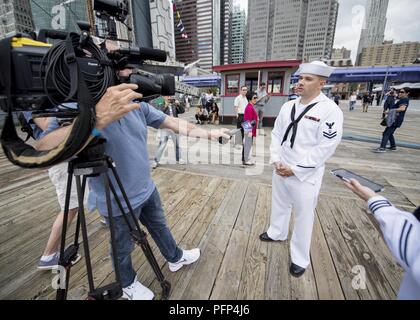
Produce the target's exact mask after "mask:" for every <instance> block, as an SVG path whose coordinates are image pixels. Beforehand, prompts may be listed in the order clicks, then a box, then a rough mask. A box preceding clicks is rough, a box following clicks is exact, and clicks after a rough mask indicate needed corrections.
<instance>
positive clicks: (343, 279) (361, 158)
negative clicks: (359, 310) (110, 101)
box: [0, 113, 420, 300]
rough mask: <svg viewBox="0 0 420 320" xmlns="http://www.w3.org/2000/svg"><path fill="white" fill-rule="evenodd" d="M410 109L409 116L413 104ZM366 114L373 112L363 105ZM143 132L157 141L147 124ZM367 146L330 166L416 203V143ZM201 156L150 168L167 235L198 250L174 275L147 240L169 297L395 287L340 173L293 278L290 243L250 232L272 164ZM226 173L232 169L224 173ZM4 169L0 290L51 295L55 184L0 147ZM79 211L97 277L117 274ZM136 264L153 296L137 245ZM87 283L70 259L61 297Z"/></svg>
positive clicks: (340, 154)
mask: <svg viewBox="0 0 420 320" xmlns="http://www.w3.org/2000/svg"><path fill="white" fill-rule="evenodd" d="M359 116H360V115H359ZM415 116H416V121H417V120H418V118H420V113H419V114H417V115H415ZM348 117H350V121H353V122H354V125H355V126H356V120H355V119H353V118H351V117H356V115H353V114H352V115H350V116H348ZM363 117H372V122H373V120H375V121H376V119H373V116H371V115H370V114H369V116H367V115H366V116H365V115H363ZM410 120H411V119H410ZM366 121H368V120H366ZM369 123H370V122H366V124H367V127H368V128H369V130H372V129H371V128H370V127H369ZM409 124H410V128H411V129H412V130H413V131H412V132H411V133H410V132H407V131H404V134H405V135H407V136H409V135H410V134H411V135H417V136H418V133H419V131H420V130H419V129H418V127H414V126H411V123H410V122H409ZM359 129H360V128H359ZM359 129H358V130H356V131H360V130H359ZM150 139H152V140H153V131H152V132H151V138H150ZM408 140H414V139H412V137H411V138H409V139H408ZM152 143H153V142H152ZM152 143H151V144H152ZM268 146H269V141H268V142H267V143H266V146H265V149H264V150H265V151H264V152H265V153H266V155H265V159H266V158H267V152H268ZM170 147H171V146H170ZM369 147H371V146H369ZM367 148H368V147H367V146H366V144H364V143H358V142H343V143H342V144H341V145H340V147H339V149H338V150H337V153H336V155H335V156H334V157H333V158H332V159H331V161H330V162H329V164H328V168H332V167H339V166H344V165H345V166H346V168H349V169H350V170H351V169H354V170H357V171H358V172H359V173H361V174H366V175H367V176H370V177H375V173H378V172H384V174H383V175H381V176H380V177H379V176H378V179H379V181H378V182H382V183H384V184H385V185H386V192H385V196H387V197H389V198H390V199H391V200H392V201H394V202H395V203H396V204H398V205H399V206H401V207H402V208H405V209H412V208H414V206H415V205H419V204H420V199H419V196H418V195H419V194H420V193H419V191H420V184H419V182H418V181H419V180H420V166H419V165H418V163H419V161H420V155H419V153H420V152H419V151H418V150H408V149H407V150H403V151H401V152H400V153H396V154H395V153H394V154H393V155H391V154H386V155H383V156H384V157H383V158H374V157H377V155H374V154H371V153H368V152H366V149H367ZM391 157H393V158H391ZM391 159H392V160H395V159H397V161H390V160H391ZM207 166H208V169H207V171H206V170H204V169H203V167H200V165H197V166H186V167H181V166H177V165H174V166H173V165H167V166H163V167H161V168H158V169H156V170H154V171H153V174H152V175H153V179H154V181H155V182H156V185H157V186H158V189H159V192H160V194H161V199H162V203H163V206H164V209H165V212H166V215H167V221H168V224H169V226H170V229H171V230H172V232H173V234H174V237H175V239H176V240H177V242H178V243H180V245H181V246H182V247H185V248H192V247H197V246H198V247H200V248H201V250H202V256H201V258H200V260H199V261H198V262H197V263H195V264H193V265H190V266H187V267H184V268H182V269H181V270H180V271H178V272H176V273H171V272H170V271H169V269H168V266H167V263H166V262H165V261H164V259H163V257H162V256H161V255H160V253H159V252H158V250H157V248H156V246H155V244H154V243H153V241H152V240H151V241H150V244H151V246H152V249H153V251H154V253H155V256H156V258H157V261H158V263H159V265H160V266H161V268H162V271H163V273H164V275H165V277H166V278H167V280H168V281H170V282H171V284H172V292H171V296H170V298H171V299H233V300H235V299H267V300H268V299H321V300H324V299H337V300H342V299H352V300H353V299H356V300H358V299H363V300H365V299H367V300H370V299H374V300H377V299H394V298H395V297H396V293H397V292H398V288H399V284H400V281H401V278H402V268H401V267H400V266H399V265H398V264H397V263H396V261H395V259H394V258H393V256H392V255H391V253H390V251H389V250H388V248H387V247H386V245H385V243H384V240H383V238H382V236H381V234H380V232H379V230H378V225H377V223H376V221H374V219H373V217H372V216H370V215H369V214H368V213H367V209H366V207H365V204H364V203H363V202H362V201H361V200H357V199H356V197H355V196H353V195H352V194H351V193H349V192H347V191H346V190H345V189H344V188H343V187H342V186H341V185H340V182H339V181H337V180H335V179H333V178H332V177H330V176H329V175H326V176H325V182H324V186H323V188H322V191H321V196H320V199H319V204H318V207H317V210H316V211H317V216H316V219H315V225H314V232H313V239H312V249H311V266H310V267H309V268H308V270H307V272H306V273H305V274H304V276H303V277H301V278H298V279H296V278H293V277H291V276H290V274H289V271H288V268H289V263H290V253H289V243H288V242H284V243H264V242H261V241H259V239H258V235H259V234H260V233H261V232H263V231H265V230H266V228H267V225H268V222H269V217H270V211H271V184H270V174H271V173H270V168H269V166H268V165H267V164H266V166H265V167H264V172H263V173H262V174H261V175H260V176H258V177H257V178H255V177H246V176H244V175H242V176H241V175H240V172H241V170H243V168H240V167H238V166H233V165H232V166H219V167H218V166H217V165H214V166H213V165H207ZM206 172H207V173H206ZM231 172H234V173H235V175H236V176H237V177H236V178H234V177H232V173H231ZM0 177H1V179H0V299H54V297H55V291H54V290H53V289H52V286H51V280H52V278H53V276H54V274H52V273H51V272H45V271H44V272H42V271H38V270H37V269H36V265H37V262H38V259H39V257H40V255H41V253H42V250H43V248H44V246H45V244H46V241H47V237H48V234H49V232H50V228H51V225H52V222H53V220H54V217H55V215H56V213H57V212H58V204H57V202H56V196H55V190H54V187H53V186H52V185H51V183H50V181H49V178H48V175H47V173H46V172H45V171H44V170H33V169H32V170H24V169H20V168H17V167H14V166H12V165H11V164H10V163H9V162H8V161H7V159H5V157H4V155H3V154H0ZM378 179H377V180H378ZM86 216H87V223H88V230H89V240H90V243H89V244H90V249H91V258H92V265H93V267H94V278H95V284H96V285H97V286H101V285H104V284H106V283H109V282H111V281H113V279H114V274H113V272H112V267H111V261H110V259H109V255H108V250H109V249H108V238H109V233H108V230H107V228H106V227H103V226H102V225H101V223H100V221H99V220H100V216H99V215H98V213H96V212H95V213H91V214H87V215H86ZM73 227H74V226H73ZM73 230H74V229H73V228H72V229H71V232H70V233H69V237H68V239H71V238H72V234H73ZM81 250H82V249H81ZM82 251H83V250H82ZM82 253H83V252H82ZM133 263H134V265H135V268H136V269H137V273H138V275H139V278H140V281H142V283H144V284H145V285H147V286H149V287H150V288H151V289H152V290H153V291H154V292H155V294H156V295H157V297H159V295H160V285H159V283H158V282H157V280H156V279H155V276H154V274H153V272H152V270H151V268H150V266H149V264H148V263H147V261H146V259H145V258H144V255H143V254H142V252H141V250H140V249H139V248H136V249H135V251H134V253H133ZM360 271H362V272H361V273H360ZM361 276H365V278H366V287H365V288H363V286H362V287H359V288H358V287H357V281H356V280H358V279H359V278H360V277H361ZM359 285H360V283H359ZM86 292H87V278H86V270H85V265H84V260H83V259H82V261H81V262H79V263H78V264H77V265H76V266H74V267H73V268H72V271H71V281H70V290H69V298H70V299H83V298H84V297H85V296H86Z"/></svg>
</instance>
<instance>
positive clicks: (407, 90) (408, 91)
mask: <svg viewBox="0 0 420 320" xmlns="http://www.w3.org/2000/svg"><path fill="white" fill-rule="evenodd" d="M403 90H404V91H405V93H410V91H411V89H410V88H409V87H405V88H403Z"/></svg>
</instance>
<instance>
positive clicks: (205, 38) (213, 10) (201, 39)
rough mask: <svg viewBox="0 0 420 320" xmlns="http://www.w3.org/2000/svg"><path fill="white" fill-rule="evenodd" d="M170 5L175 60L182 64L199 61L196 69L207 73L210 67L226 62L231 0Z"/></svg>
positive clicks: (181, 1) (192, 0) (194, 0)
mask: <svg viewBox="0 0 420 320" xmlns="http://www.w3.org/2000/svg"><path fill="white" fill-rule="evenodd" d="M174 3H175V6H176V10H177V13H176V14H175V19H174V20H175V21H174V26H175V48H176V49H175V50H176V59H177V60H178V61H182V62H184V63H192V62H194V61H196V60H198V59H200V63H199V65H200V67H201V68H202V69H205V70H207V71H211V70H212V67H213V66H214V65H220V64H223V63H227V62H228V58H229V26H230V21H229V19H230V18H229V17H230V15H229V12H228V11H230V8H231V7H232V0H176V1H174ZM178 13H179V17H178ZM180 21H182V24H180ZM181 28H182V29H183V30H182V31H181Z"/></svg>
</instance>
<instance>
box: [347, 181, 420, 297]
mask: <svg viewBox="0 0 420 320" xmlns="http://www.w3.org/2000/svg"><path fill="white" fill-rule="evenodd" d="M345 184H346V185H347V187H348V188H350V189H351V190H352V191H353V192H354V193H355V194H357V195H358V196H359V197H360V198H362V199H363V200H365V201H367V205H368V207H369V210H370V211H371V212H372V213H373V215H374V217H375V218H376V220H377V221H378V222H379V224H380V227H381V230H382V234H383V236H384V238H385V241H386V243H387V245H388V248H389V249H390V250H391V252H392V253H393V255H394V257H395V258H396V259H397V260H398V263H399V264H400V265H401V266H402V267H403V268H404V270H405V275H404V279H403V281H402V284H401V287H400V290H399V292H398V299H399V300H420V241H419V240H420V207H418V208H417V209H416V211H414V213H410V212H406V211H401V210H399V209H397V208H395V207H394V206H393V205H392V204H391V203H390V202H389V201H388V200H387V199H386V198H384V197H382V196H378V195H377V194H376V193H375V192H373V190H370V189H369V188H367V187H363V186H362V185H360V183H358V182H357V181H356V180H353V179H351V180H350V181H349V182H346V183H345Z"/></svg>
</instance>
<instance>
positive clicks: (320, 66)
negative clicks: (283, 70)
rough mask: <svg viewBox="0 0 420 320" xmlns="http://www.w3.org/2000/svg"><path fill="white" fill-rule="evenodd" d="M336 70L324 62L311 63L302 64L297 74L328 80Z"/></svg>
mask: <svg viewBox="0 0 420 320" xmlns="http://www.w3.org/2000/svg"><path fill="white" fill-rule="evenodd" d="M333 71H334V68H332V67H330V66H327V65H326V64H325V63H324V62H322V61H313V62H311V63H302V64H301V65H300V66H299V70H298V71H297V74H302V73H309V74H314V75H316V76H321V77H325V78H328V77H329V76H330V75H331V73H333Z"/></svg>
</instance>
